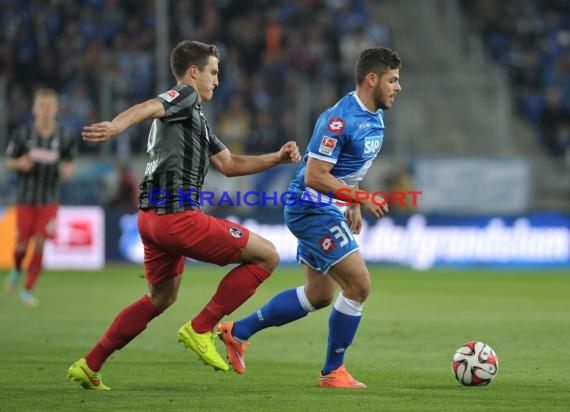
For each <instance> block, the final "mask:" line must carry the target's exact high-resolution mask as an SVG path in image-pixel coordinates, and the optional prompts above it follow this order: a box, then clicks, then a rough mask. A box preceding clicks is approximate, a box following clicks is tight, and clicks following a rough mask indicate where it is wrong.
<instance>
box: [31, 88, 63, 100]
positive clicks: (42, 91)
mask: <svg viewBox="0 0 570 412" xmlns="http://www.w3.org/2000/svg"><path fill="white" fill-rule="evenodd" d="M41 96H51V97H53V98H54V99H55V100H58V95H57V92H56V91H55V90H54V89H50V88H48V87H40V88H39V89H37V90H36V91H34V100H36V99H37V98H38V97H41Z"/></svg>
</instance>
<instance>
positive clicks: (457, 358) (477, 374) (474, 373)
mask: <svg viewBox="0 0 570 412" xmlns="http://www.w3.org/2000/svg"><path fill="white" fill-rule="evenodd" d="M451 367H452V368H453V374H454V375H455V378H456V379H457V380H458V381H459V382H460V383H462V384H463V385H465V386H481V385H488V384H489V383H490V382H491V381H492V380H493V378H494V377H495V376H497V372H498V371H499V358H497V354H496V353H495V351H494V350H493V348H491V347H490V346H489V345H487V344H486V343H484V342H467V343H465V344H463V345H462V346H461V347H460V348H459V349H457V350H456V351H455V354H454V355H453V359H452V360H451Z"/></svg>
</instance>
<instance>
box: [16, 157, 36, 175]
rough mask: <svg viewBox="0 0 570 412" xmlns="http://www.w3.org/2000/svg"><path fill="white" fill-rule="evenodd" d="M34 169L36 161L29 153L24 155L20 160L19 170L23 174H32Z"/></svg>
mask: <svg viewBox="0 0 570 412" xmlns="http://www.w3.org/2000/svg"><path fill="white" fill-rule="evenodd" d="M33 167H34V161H33V160H32V156H30V154H29V153H26V154H25V155H22V156H20V157H19V158H18V170H19V171H20V172H22V173H28V172H30V171H31V170H32V169H33Z"/></svg>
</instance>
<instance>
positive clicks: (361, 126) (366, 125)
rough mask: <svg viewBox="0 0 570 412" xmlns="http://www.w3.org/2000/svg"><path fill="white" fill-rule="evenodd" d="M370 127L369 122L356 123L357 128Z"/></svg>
mask: <svg viewBox="0 0 570 412" xmlns="http://www.w3.org/2000/svg"><path fill="white" fill-rule="evenodd" d="M370 127H372V123H371V122H364V123H360V124H359V125H358V128H359V129H368V128H370Z"/></svg>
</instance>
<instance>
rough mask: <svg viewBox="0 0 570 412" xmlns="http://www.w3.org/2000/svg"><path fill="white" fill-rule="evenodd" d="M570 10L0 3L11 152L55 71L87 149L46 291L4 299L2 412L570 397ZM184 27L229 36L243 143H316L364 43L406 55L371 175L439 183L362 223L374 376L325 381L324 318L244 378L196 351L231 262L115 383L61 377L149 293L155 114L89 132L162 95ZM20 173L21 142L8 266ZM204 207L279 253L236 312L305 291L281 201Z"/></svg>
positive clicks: (230, 187)
mask: <svg viewBox="0 0 570 412" xmlns="http://www.w3.org/2000/svg"><path fill="white" fill-rule="evenodd" d="M569 21H570V10H569V6H568V2H567V1H563V0H560V1H557V0H543V1H535V0H511V1H508V2H506V1H505V2H496V1H488V0H474V1H467V0H465V1H463V0H419V1H412V0H403V1H402V0H374V1H372V0H302V1H292V2H287V1H267V0H266V1H263V0H250V1H247V2H245V1H243V2H242V1H237V0H213V1H198V0H194V1H182V0H180V1H174V0H171V1H166V0H164V1H161V0H156V1H152V0H140V1H134V0H75V1H73V0H47V1H41V0H3V1H2V2H0V23H1V24H0V67H1V69H0V147H2V149H4V148H5V146H6V144H7V140H8V138H9V136H10V134H11V132H12V131H13V130H14V129H15V128H16V127H17V126H19V125H21V124H22V123H24V122H26V121H27V120H29V119H30V118H31V113H30V110H29V109H30V105H31V97H32V92H33V90H34V89H35V88H36V87H39V86H50V87H53V88H55V89H56V90H57V91H58V92H60V94H61V109H62V110H61V117H60V120H61V121H62V122H63V123H64V124H66V125H67V126H68V127H70V128H72V129H73V130H75V131H76V132H77V136H78V144H79V156H78V158H77V161H76V172H75V176H74V178H73V180H72V181H71V182H69V183H66V184H65V185H64V187H63V193H62V203H63V204H64V205H65V206H64V208H63V209H62V212H61V213H60V215H59V220H58V236H57V238H56V239H55V241H53V242H50V243H49V244H48V246H47V250H46V255H45V258H46V265H47V266H48V268H49V269H50V270H48V271H47V272H46V273H45V274H44V275H43V276H42V278H41V279H40V284H39V287H38V298H39V299H40V301H41V304H40V306H39V307H38V308H35V309H29V308H26V307H24V306H23V305H20V304H19V302H18V300H17V298H16V297H14V296H7V297H3V298H2V299H0V365H1V368H2V373H0V388H1V389H0V411H32V410H38V411H40V410H41V411H46V410H57V411H67V410H69V411H75V410H77V409H79V408H80V409H81V410H84V411H102V410H124V411H128V410H133V411H140V410H142V409H146V410H157V411H167V410H168V411H169V410H205V409H212V408H215V409H220V410H225V409H227V410H232V411H239V410H245V411H251V410H263V411H266V410H274V411H281V410H282V411H291V410H301V409H302V410H314V411H321V410H323V411H325V410H326V411H335V410H354V409H356V408H358V410H359V411H368V410H370V411H378V410H386V411H388V410H406V411H409V410H437V411H445V410H449V411H456V410H465V411H467V410H513V411H521V410H529V411H530V410H532V411H536V410H548V411H555V410H560V411H562V410H568V404H569V402H570V398H569V396H570V395H569V394H568V387H569V385H570V375H569V374H568V370H569V368H570V358H569V357H568V356H567V354H566V351H565V350H564V344H563V343H564V342H567V341H568V339H570V335H569V333H570V327H569V325H570V318H569V316H568V290H569V289H570V288H569V286H568V283H569V280H570V278H569V277H568V273H569V268H570V176H569V175H570V149H569V148H570V143H569V139H570V137H569V136H570V125H569V122H570V115H569V108H570V29H569ZM183 38H194V39H199V40H202V41H205V42H213V43H216V44H217V45H218V47H219V48H220V50H221V51H222V60H221V65H220V68H221V75H220V80H221V82H220V87H219V88H218V89H217V90H216V92H215V95H214V96H215V97H214V100H213V102H211V103H210V104H208V105H207V106H206V110H207V115H208V116H209V118H210V119H212V124H213V126H214V128H215V130H216V131H217V132H218V134H219V135H220V136H221V137H222V139H224V141H225V142H226V143H227V144H228V145H229V146H230V147H231V148H232V150H234V151H236V152H238V153H259V152H265V151H268V150H273V149H276V148H277V147H279V145H280V143H281V142H282V141H283V139H286V138H289V137H295V138H296V139H297V141H298V143H299V145H300V146H301V147H302V148H304V147H305V146H306V143H307V140H308V138H309V136H310V134H311V127H312V124H313V122H314V119H315V117H316V115H317V114H318V113H319V112H320V111H321V110H322V109H323V108H325V107H327V106H329V105H330V104H332V103H334V102H335V101H336V100H337V99H338V97H340V95H342V94H343V93H345V92H347V91H349V90H351V89H352V64H353V61H354V59H355V56H356V54H355V53H358V51H359V50H361V49H362V48H364V47H366V46H375V45H384V46H390V47H393V48H394V49H395V50H397V51H398V53H399V54H400V55H401V57H402V59H403V68H402V70H401V83H402V85H403V92H402V93H401V94H400V95H399V96H398V99H397V103H396V104H395V105H394V107H393V109H392V110H391V111H389V112H387V113H386V125H387V130H386V139H385V142H384V146H383V148H382V150H381V153H380V157H379V159H378V161H377V162H376V164H375V165H374V167H373V169H372V170H371V172H370V173H369V175H368V176H367V179H366V182H365V187H366V188H367V189H369V190H386V191H389V190H404V191H406V190H421V191H422V195H421V196H420V197H419V205H418V206H417V207H413V208H399V207H393V208H392V210H391V212H390V214H389V216H387V217H385V218H383V219H381V220H380V221H378V222H374V221H372V220H368V221H367V226H366V228H365V229H366V230H365V231H364V232H363V234H362V235H361V236H360V243H361V245H362V251H363V253H364V254H365V256H366V258H367V260H368V261H369V262H370V263H371V264H370V271H371V275H372V278H373V284H374V286H373V289H372V293H371V295H370V297H369V299H368V300H367V303H366V309H365V319H364V321H363V322H362V325H361V328H360V331H359V335H358V337H357V340H356V341H355V344H354V346H353V348H351V351H350V354H349V358H350V368H351V371H352V373H354V374H355V376H357V377H359V379H362V380H363V381H365V382H366V383H367V384H368V385H369V389H368V390H367V391H365V392H359V393H353V392H351V393H347V392H334V393H333V392H327V393H326V394H323V392H322V391H319V390H318V389H317V388H316V387H314V380H315V378H316V374H318V368H319V367H320V363H321V360H322V357H323V353H322V349H323V345H324V342H325V341H326V338H327V331H326V322H327V316H328V312H327V311H319V312H317V313H315V314H313V315H311V316H308V317H307V318H305V319H303V320H302V321H300V322H296V323H294V324H292V325H288V326H287V327H286V329H285V328H284V329H271V330H267V332H264V333H262V334H259V336H256V339H255V342H252V345H251V346H250V349H249V354H248V374H247V375H245V376H244V377H238V376H236V375H235V374H218V373H216V374H214V373H212V371H211V370H210V369H208V368H205V367H202V366H201V365H199V364H198V362H197V361H196V359H195V358H193V357H192V356H190V355H188V354H187V353H184V352H182V351H181V347H179V346H177V344H176V342H175V333H174V332H175V331H176V330H177V328H178V327H179V326H180V323H181V322H182V321H186V320H187V318H188V316H191V315H192V314H194V313H197V311H198V310H199V309H200V308H201V306H202V305H203V304H204V303H205V301H206V300H207V299H208V297H209V296H210V294H211V293H212V291H213V290H214V289H215V287H216V284H217V282H218V281H219V280H220V279H221V277H222V276H223V274H224V269H221V268H216V267H213V266H202V265H197V264H195V263H189V264H188V265H187V267H186V271H185V280H184V282H183V284H182V287H181V290H180V297H179V300H178V302H177V304H176V305H174V307H173V308H172V310H169V312H168V313H166V314H164V315H163V316H161V317H160V318H158V319H157V320H156V321H153V323H152V326H151V327H150V328H149V329H148V330H147V331H145V332H144V333H143V334H141V336H140V338H138V339H137V340H136V342H133V343H132V345H129V347H128V349H126V350H124V351H121V352H120V353H118V354H116V355H114V356H113V358H112V359H111V361H110V362H109V365H107V366H106V368H105V375H104V376H105V382H106V383H107V384H109V385H110V386H111V387H112V388H113V391H111V392H110V393H108V394H106V395H104V396H100V395H101V394H99V393H90V392H86V391H80V390H78V388H77V387H76V386H75V385H74V384H72V383H67V382H65V372H66V370H67V367H68V366H69V364H70V363H71V362H72V361H73V360H74V359H75V358H76V357H77V356H80V354H82V353H84V352H85V351H86V350H88V349H89V345H90V344H91V343H93V342H95V341H96V339H98V337H99V334H100V333H101V332H102V331H103V330H105V328H106V327H107V326H108V325H109V322H110V321H111V320H112V319H113V317H114V316H115V314H116V313H117V311H119V310H120V309H121V308H122V307H123V306H124V304H125V302H128V301H129V300H130V299H135V298H137V297H140V295H141V293H144V291H145V283H144V279H142V278H143V271H142V266H141V265H140V264H139V263H136V262H140V259H141V256H142V255H141V249H140V243H139V241H138V233H137V232H136V225H135V213H136V207H135V198H136V190H137V185H138V181H139V179H140V177H141V176H142V173H143V170H144V165H145V159H144V149H145V144H146V135H147V130H148V126H149V125H148V124H141V125H140V126H139V127H136V128H134V129H133V130H131V131H129V132H128V133H127V134H126V135H123V136H121V137H119V138H118V139H117V140H115V141H114V142H113V143H111V144H106V145H100V146H91V145H87V144H85V143H84V142H81V141H80V138H79V130H80V128H81V126H82V125H83V124H86V123H89V122H92V121H96V120H100V119H110V118H111V117H112V115H113V114H115V113H117V112H118V111H120V110H121V109H124V108H126V107H128V106H129V105H130V104H133V103H135V102H137V101H140V100H142V99H146V98H148V97H149V96H152V95H153V94H156V93H159V92H161V91H163V90H164V89H166V88H167V87H168V85H170V84H171V83H172V81H173V80H172V77H171V75H170V72H169V68H168V65H167V59H168V53H169V50H170V49H171V47H172V46H173V45H174V44H175V43H177V42H178V41H179V40H180V39H183ZM2 156H3V154H2ZM294 169H295V168H294V167H282V168H279V169H275V170H272V171H269V172H267V173H265V174H263V175H261V176H257V177H251V178H241V179H231V180H228V179H222V178H221V177H220V176H219V175H217V174H216V172H215V171H213V170H212V171H211V172H210V175H209V178H208V181H207V184H206V187H205V190H209V191H214V192H216V193H221V192H223V191H227V192H236V191H238V190H241V191H242V192H243V191H246V190H266V191H282V190H284V188H285V187H286V184H287V181H288V179H289V178H290V177H291V175H292V173H293V172H294ZM13 183H14V175H13V174H11V173H8V172H7V171H6V170H5V160H4V158H2V159H1V160H0V205H1V207H0V242H1V243H0V244H1V245H2V247H1V248H0V268H8V267H9V265H10V254H11V250H12V246H11V245H13V241H14V210H13V208H12V206H13V203H14V199H13V194H14V192H13ZM208 212H210V213H214V214H218V215H221V216H233V218H235V219H238V220H240V221H242V222H244V223H245V224H246V225H248V226H250V227H251V228H253V229H254V230H255V231H257V232H258V233H261V234H263V235H265V236H266V237H268V238H270V239H271V240H273V241H274V243H275V244H276V245H277V246H278V248H279V250H280V253H281V255H282V260H283V264H282V265H280V267H279V268H278V270H277V271H276V273H275V274H274V276H272V277H271V278H270V279H269V280H268V281H267V282H266V283H265V284H264V285H263V287H261V288H260V289H259V291H258V292H257V294H256V295H255V296H254V297H253V298H252V299H251V300H250V301H248V302H247V303H246V304H244V306H243V307H242V308H240V309H238V311H237V312H236V313H235V316H236V317H241V316H243V315H245V314H248V313H250V312H251V311H252V310H255V309H256V308H257V307H258V305H259V304H260V303H261V302H264V301H265V300H267V299H269V298H270V297H271V296H273V295H274V294H275V293H277V292H278V291H280V290H281V289H283V288H288V287H292V286H296V285H298V284H299V282H300V281H301V278H302V274H301V271H300V270H299V268H297V267H296V266H295V265H288V264H287V262H293V260H294V253H295V243H294V241H293V239H292V238H291V237H290V234H289V233H288V231H287V229H286V228H285V227H284V226H283V224H282V210H281V208H279V207H259V208H251V207H239V208H237V207H228V206H223V207H215V208H208ZM129 262H131V263H129ZM132 262H135V264H133V263H132ZM6 272H7V270H6ZM474 339H480V340H485V341H487V342H488V343H489V344H491V345H492V346H493V348H494V349H495V350H496V351H497V353H498V356H499V359H500V361H501V369H500V372H499V376H498V377H497V379H496V380H495V381H494V382H493V383H492V384H491V385H490V386H489V387H486V388H481V389H482V390H474V391H472V390H469V388H462V387H460V385H458V384H457V383H456V382H455V381H454V378H453V376H452V374H451V371H450V367H449V360H450V358H451V355H452V353H453V351H454V350H455V349H456V348H457V347H458V346H459V345H460V344H462V343H463V342H465V341H467V340H474ZM133 371H136V372H135V374H133ZM241 378H243V379H241ZM276 388H278V390H275V389H276Z"/></svg>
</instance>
